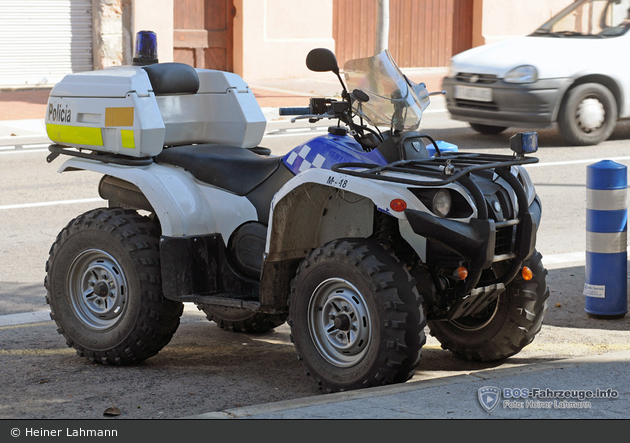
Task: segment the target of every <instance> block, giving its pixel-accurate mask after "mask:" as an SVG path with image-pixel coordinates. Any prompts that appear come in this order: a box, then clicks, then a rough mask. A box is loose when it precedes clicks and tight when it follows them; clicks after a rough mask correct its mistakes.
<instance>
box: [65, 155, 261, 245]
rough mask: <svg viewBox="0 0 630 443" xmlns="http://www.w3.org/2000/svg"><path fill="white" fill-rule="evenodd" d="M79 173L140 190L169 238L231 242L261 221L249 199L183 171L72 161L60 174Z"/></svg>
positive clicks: (158, 166)
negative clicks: (206, 237)
mask: <svg viewBox="0 0 630 443" xmlns="http://www.w3.org/2000/svg"><path fill="white" fill-rule="evenodd" d="M77 169H78V170H87V171H94V172H98V173H100V174H105V175H111V176H113V177H117V178H119V179H121V180H124V181H127V182H129V183H131V184H133V185H135V186H136V187H138V188H139V189H140V191H141V192H142V193H143V195H144V196H145V197H146V199H147V200H148V201H149V203H150V204H151V206H152V208H153V209H154V211H155V215H156V216H157V217H158V219H159V220H160V225H161V227H162V235H163V236H166V237H180V236H192V235H205V234H216V233H220V234H221V235H222V236H223V238H230V235H231V234H232V232H233V231H234V230H235V229H236V228H237V227H238V226H239V225H241V224H242V223H244V222H246V221H248V220H257V215H256V209H255V208H254V206H253V205H252V204H251V203H250V202H249V201H248V200H247V199H246V198H245V197H239V196H237V195H235V194H231V193H229V192H225V191H223V190H221V189H218V188H214V187H212V186H208V185H206V184H204V183H201V182H199V181H198V180H196V179H195V178H194V177H192V175H190V174H189V173H187V172H186V171H184V170H182V169H180V168H175V167H172V166H168V165H160V164H157V163H152V164H150V165H148V166H142V167H129V166H122V165H115V164H104V163H100V162H97V161H92V160H88V159H80V158H72V159H69V160H67V161H66V162H65V163H63V165H61V167H60V168H59V170H58V172H65V171H72V170H77ZM219 202H220V203H219Z"/></svg>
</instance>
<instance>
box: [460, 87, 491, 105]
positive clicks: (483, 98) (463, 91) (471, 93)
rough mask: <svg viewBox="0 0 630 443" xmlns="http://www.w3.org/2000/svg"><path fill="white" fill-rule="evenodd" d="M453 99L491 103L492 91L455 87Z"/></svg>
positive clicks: (488, 89)
mask: <svg viewBox="0 0 630 443" xmlns="http://www.w3.org/2000/svg"><path fill="white" fill-rule="evenodd" d="M454 93H455V98H461V99H464V100H475V101H478V102H491V101H492V89H490V88H478V87H474V86H458V85H456V86H455V90H454Z"/></svg>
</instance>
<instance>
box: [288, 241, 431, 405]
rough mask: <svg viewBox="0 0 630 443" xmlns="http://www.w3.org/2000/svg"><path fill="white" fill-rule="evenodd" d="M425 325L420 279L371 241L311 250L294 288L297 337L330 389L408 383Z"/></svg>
mask: <svg viewBox="0 0 630 443" xmlns="http://www.w3.org/2000/svg"><path fill="white" fill-rule="evenodd" d="M425 324H426V322H425V318H424V313H423V310H422V303H421V298H420V296H419V295H418V292H417V291H416V289H415V281H414V280H413V279H412V278H411V276H410V275H409V273H408V272H407V271H406V270H405V268H404V267H403V265H402V264H401V263H400V262H399V261H398V259H396V258H395V257H394V256H393V255H391V254H389V253H388V252H387V251H385V250H384V249H383V248H382V246H380V245H379V244H378V243H376V242H373V241H369V240H364V239H345V240H335V241H332V242H330V243H328V244H326V245H324V246H322V247H320V248H317V249H315V250H313V251H312V252H311V253H310V254H309V255H308V257H306V259H304V261H303V262H302V263H301V265H300V267H299V269H298V271H297V274H296V277H295V279H294V280H293V282H292V285H291V295H290V299H289V325H290V326H291V338H292V340H293V343H294V344H295V347H296V350H297V352H298V358H299V359H300V360H301V361H302V363H303V364H304V367H305V368H306V371H307V374H308V375H311V376H312V377H313V378H315V380H316V381H317V383H318V384H319V386H320V389H322V390H324V391H326V392H336V391H345V390H351V389H358V388H365V387H369V386H376V385H384V384H390V383H399V382H405V381H407V380H408V379H409V378H411V376H412V375H413V373H414V370H415V367H416V366H417V364H418V363H419V361H420V349H421V348H422V346H423V345H424V343H425V336H424V326H425Z"/></svg>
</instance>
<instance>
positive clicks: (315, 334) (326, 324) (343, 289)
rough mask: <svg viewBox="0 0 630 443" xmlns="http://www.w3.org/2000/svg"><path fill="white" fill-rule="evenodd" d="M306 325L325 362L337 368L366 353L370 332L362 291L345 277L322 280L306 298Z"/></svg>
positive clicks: (352, 361)
mask: <svg viewBox="0 0 630 443" xmlns="http://www.w3.org/2000/svg"><path fill="white" fill-rule="evenodd" d="M308 329H309V332H310V334H311V338H312V340H313V343H314V344H315V347H316V349H317V351H318V352H319V353H320V355H321V356H322V357H323V358H324V359H325V360H326V361H327V362H328V363H330V364H332V365H334V366H337V367H340V368H347V367H350V366H354V365H356V364H357V363H359V362H360V361H361V360H362V359H363V358H364V357H365V354H366V353H367V350H368V348H369V345H370V340H371V335H372V334H371V331H372V321H371V318H370V311H369V309H368V306H367V304H366V301H365V299H364V297H363V295H361V293H360V292H359V290H358V289H357V288H356V287H354V286H353V285H352V284H351V283H349V282H348V281H346V280H344V279H340V278H330V279H328V280H325V281H323V282H322V283H320V284H319V286H317V288H316V289H315V290H314V291H313V294H312V295H311V299H310V301H309V305H308Z"/></svg>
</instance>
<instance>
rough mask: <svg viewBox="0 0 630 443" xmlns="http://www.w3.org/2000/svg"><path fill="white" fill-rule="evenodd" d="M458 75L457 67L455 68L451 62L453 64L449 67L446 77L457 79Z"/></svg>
mask: <svg viewBox="0 0 630 443" xmlns="http://www.w3.org/2000/svg"><path fill="white" fill-rule="evenodd" d="M456 74H457V71H456V70H455V67H454V66H453V62H451V64H450V65H449V66H448V74H446V77H448V78H453V77H455V75H456Z"/></svg>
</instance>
